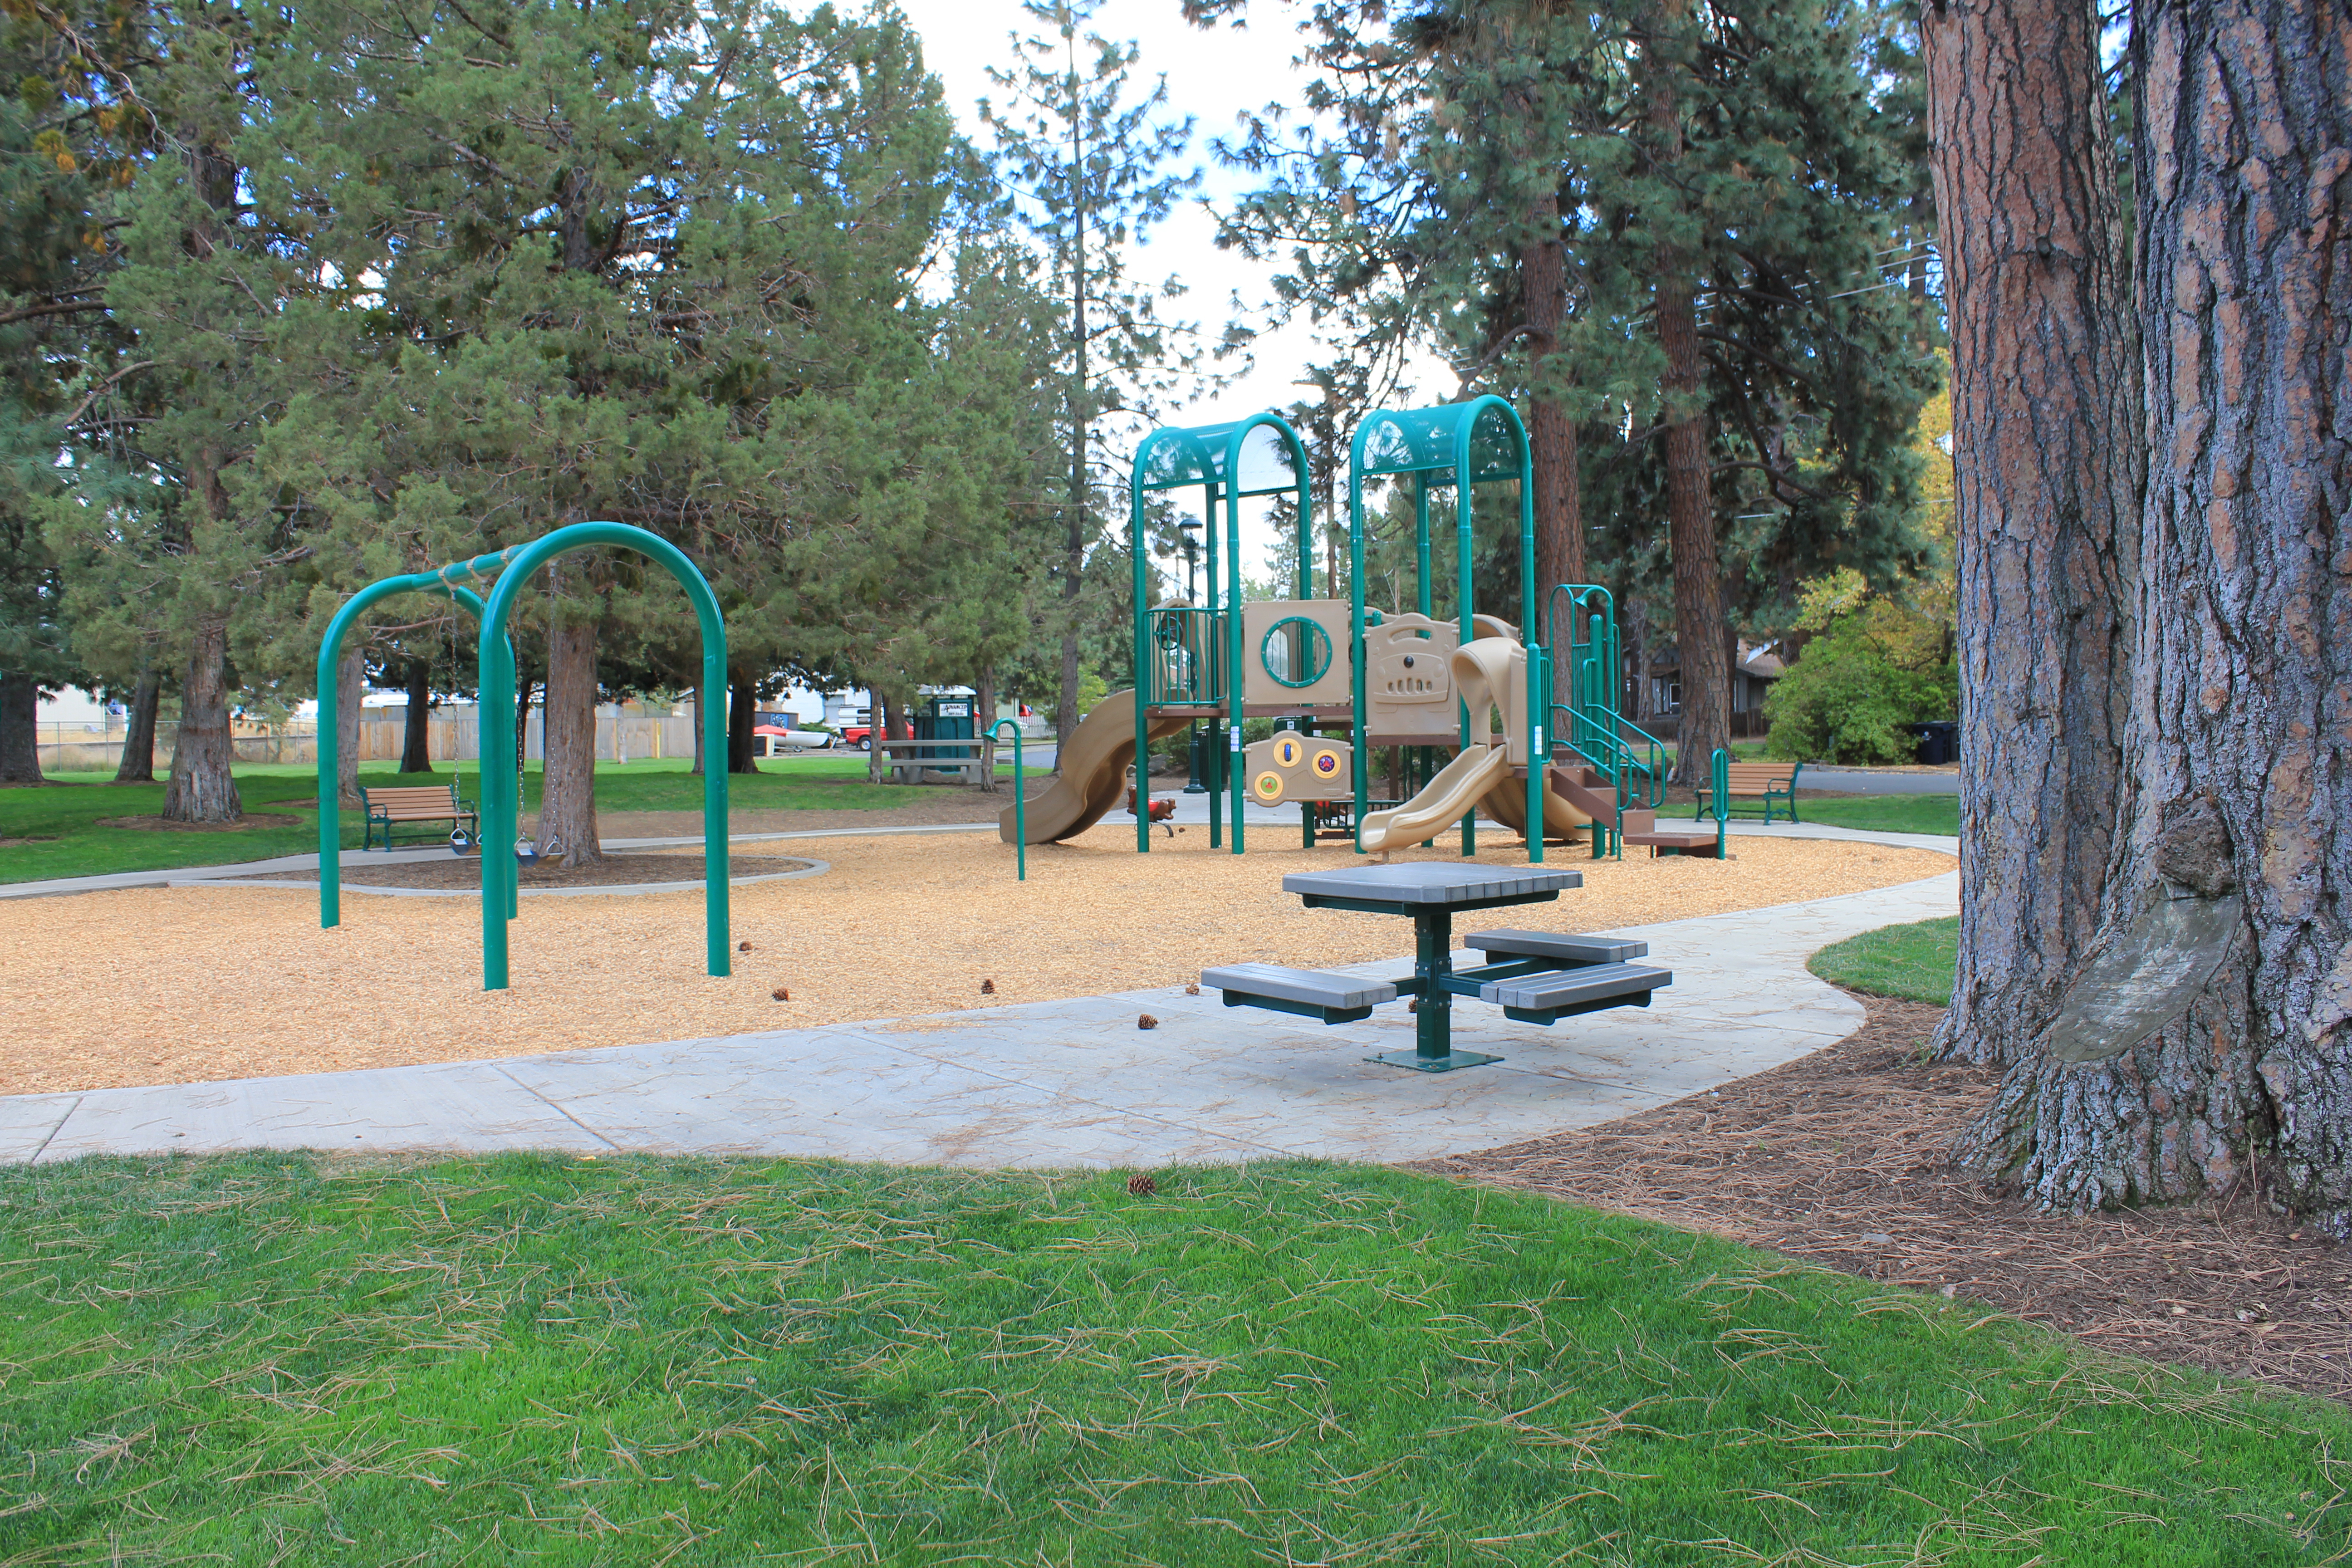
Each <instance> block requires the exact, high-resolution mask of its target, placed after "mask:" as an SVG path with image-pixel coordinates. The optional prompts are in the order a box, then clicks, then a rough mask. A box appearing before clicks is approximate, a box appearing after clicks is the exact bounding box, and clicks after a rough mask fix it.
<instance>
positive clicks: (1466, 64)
mask: <svg viewBox="0 0 2352 1568" xmlns="http://www.w3.org/2000/svg"><path fill="white" fill-rule="evenodd" d="M1238 3H1239V0H1231V3H1229V4H1219V3H1216V0H1202V3H1198V4H1195V5H1193V6H1192V10H1193V12H1194V13H1195V14H1196V15H1202V16H1209V15H1215V14H1221V13H1223V12H1224V11H1227V10H1231V9H1234V8H1236V7H1237V5H1238ZM1317 16H1318V26H1319V29H1320V30H1319V32H1318V34H1317V35H1316V37H1315V41H1314V51H1315V53H1314V58H1316V59H1317V60H1318V63H1320V64H1322V65H1323V66H1324V67H1325V68H1326V70H1327V72H1328V74H1329V77H1330V80H1331V83H1332V84H1335V85H1323V84H1318V86H1317V88H1316V89H1314V90H1313V92H1312V94H1311V96H1310V102H1309V107H1310V108H1312V109H1315V110H1318V113H1319V114H1320V115H1321V117H1322V119H1323V120H1324V121H1326V122H1328V123H1330V124H1332V125H1333V126H1334V127H1335V129H1334V130H1333V131H1332V132H1330V133H1329V134H1328V136H1325V135H1322V134H1319V133H1318V132H1317V131H1316V130H1315V129H1314V128H1312V127H1308V128H1306V129H1302V130H1300V131H1299V132H1296V133H1295V134H1293V133H1289V132H1286V131H1285V129H1284V128H1283V127H1282V126H1280V125H1279V124H1277V123H1276V122H1275V121H1272V120H1268V121H1264V122H1261V123H1260V124H1258V125H1256V126H1255V127H1253V129H1252V132H1251V133H1250V134H1249V135H1248V136H1247V137H1246V138H1244V142H1243V143H1242V144H1241V145H1240V146H1239V147H1237V148H1235V149H1234V150H1233V153H1234V156H1235V157H1236V158H1237V159H1238V160H1240V161H1241V162H1242V163H1244V164H1245V165H1246V166H1248V167H1251V168H1253V169H1255V170H1257V171H1258V172H1260V173H1261V174H1263V175H1265V183H1264V184H1263V185H1262V187H1261V189H1260V190H1259V192H1258V193H1257V194H1256V195H1255V196H1254V197H1253V198H1252V199H1251V200H1250V201H1249V202H1247V203H1245V204H1244V205H1243V206H1242V207H1241V208H1240V209H1239V210H1238V211H1236V212H1235V213H1234V215H1233V216H1232V217H1231V219H1230V221H1229V223H1228V225H1227V231H1226V232H1227V237H1228V238H1229V239H1230V240H1231V241H1232V242H1233V243H1235V244H1237V245H1241V246H1244V247H1246V248H1248V249H1250V250H1252V251H1254V252H1255V253H1258V254H1262V255H1279V256H1283V257H1286V258H1291V259H1292V260H1293V266H1292V268H1291V269H1290V271H1289V272H1288V274H1287V276H1286V278H1285V279H1283V281H1282V284H1281V289H1282V294H1283V298H1284V299H1285V300H1288V301H1291V302H1294V303H1295V304H1296V305H1297V307H1299V308H1303V309H1307V310H1311V311H1315V312H1319V313H1321V314H1323V315H1324V316H1325V317H1326V318H1327V319H1328V320H1332V321H1337V322H1338V323H1339V325H1341V326H1342V327H1343V328H1347V329H1349V330H1352V331H1354V332H1355V333H1356V334H1357V335H1358V337H1359V340H1360V342H1362V344H1363V355H1364V357H1367V358H1371V357H1374V356H1378V355H1384V354H1387V353H1393V352H1394V350H1395V349H1396V347H1397V346H1398V345H1400V344H1401V343H1404V342H1411V341H1413V340H1415V339H1418V338H1423V337H1432V336H1433V337H1435V338H1436V339H1437V340H1438V341H1439V342H1443V343H1444V344H1445V345H1446V346H1447V347H1448V348H1450V349H1451V351H1452V352H1453V354H1454V359H1455V363H1457V364H1458V365H1460V366H1461V367H1462V368H1463V371H1464V374H1465V390H1468V389H1470V388H1473V387H1492V388H1496V389H1499V390H1502V391H1504V392H1506V393H1508V394H1512V395H1517V396H1519V397H1521V398H1522V399H1523V400H1524V401H1525V402H1526V404H1527V405H1528V410H1529V423H1530V428H1531V434H1533V435H1534V436H1535V437H1536V439H1537V443H1538V447H1542V448H1547V449H1548V448H1549V447H1550V446H1552V445H1553V444H1555V443H1557V444H1558V445H1559V446H1560V447H1562V448H1563V449H1564V450H1568V451H1570V452H1571V453H1572V457H1573V459H1574V460H1573V465H1572V468H1569V469H1567V470H1566V471H1567V472H1572V473H1573V474H1574V475H1575V476H1576V477H1575V479H1574V483H1573V486H1572V488H1571V487H1570V486H1569V485H1568V484H1566V483H1564V482H1562V480H1560V479H1552V478H1550V477H1549V476H1548V475H1547V474H1546V473H1544V472H1542V471H1539V472H1538V489H1537V497H1536V500H1537V503H1538V518H1539V519H1543V518H1548V517H1553V516H1557V517H1559V518H1560V519H1561V520H1562V524H1561V525H1562V526H1570V525H1569V524H1568V522H1567V520H1568V518H1569V514H1570V510H1571V502H1570V497H1571V496H1573V497H1574V498H1575V500H1574V504H1573V510H1574V512H1575V514H1576V516H1575V521H1574V523H1573V525H1572V526H1573V528H1574V531H1576V532H1577V534H1578V535H1579V539H1580V541H1581V540H1582V539H1587V538H1590V537H1591V535H1592V534H1593V533H1594V532H1596V531H1597V532H1598V533H1599V534H1600V536H1601V539H1602V540H1603V541H1604V542H1608V543H1609V544H1610V545H1611V547H1612V553H1613V554H1614V555H1615V556H1616V557H1617V559H1616V560H1615V561H1613V562H1606V563H1604V562H1600V561H1594V562H1591V563H1588V564H1586V565H1585V566H1584V568H1583V570H1584V574H1586V575H1588V576H1591V575H1596V574H1598V575H1602V576H1607V577H1614V578H1615V579H1617V580H1618V582H1619V583H1620V585H1621V587H1625V586H1630V585H1631V584H1626V583H1625V582H1624V578H1625V576H1626V575H1627V568H1628V567H1629V566H1630V565H1632V564H1633V562H1634V561H1635V560H1637V559H1641V558H1644V555H1645V552H1649V551H1651V550H1652V548H1653V546H1652V544H1651V543H1650V540H1651V537H1652V535H1653V534H1654V533H1655V532H1658V530H1656V529H1655V528H1654V524H1652V523H1651V522H1650V521H1648V520H1647V518H1646V517H1645V516H1642V515H1633V516H1628V515H1623V514H1622V513H1621V512H1619V511H1618V510H1614V509H1615V508H1617V507H1619V506H1621V505H1622V504H1624V503H1628V502H1636V501H1638V502H1640V503H1641V504H1643V505H1644V506H1647V505H1650V504H1652V499H1653V498H1655V500H1656V502H1657V503H1659V509H1660V510H1664V511H1665V512H1666V513H1667V514H1668V517H1669V519H1670V521H1671V526H1670V527H1669V528H1668V529H1667V530H1665V531H1664V532H1666V533H1668V534H1670V535H1671V536H1673V539H1674V542H1675V548H1674V550H1673V551H1672V552H1671V554H1672V559H1673V562H1674V563H1675V585H1676V592H1675V623H1676V633H1677V638H1676V640H1677V645H1678V648H1679V650H1680V655H1681V658H1682V664H1683V686H1684V712H1685V732H1684V737H1683V738H1684V742H1685V743H1684V746H1683V748H1682V755H1683V757H1684V758H1685V761H1686V763H1687V762H1689V761H1690V760H1692V759H1695V760H1696V764H1697V765H1704V763H1705V761H1706V755H1707V752H1708V751H1709V750H1710V749H1711V747H1712V745H1713V744H1715V743H1717V740H1716V737H1718V736H1720V734H1721V733H1722V731H1723V726H1724V723H1725V719H1726V709H1727V700H1728V689H1727V682H1726V680H1725V679H1724V677H1725V675H1726V666H1727V659H1726V658H1725V655H1726V653H1727V648H1728V644H1729V640H1730V638H1731V636H1732V632H1733V624H1732V621H1733V616H1734V614H1735V612H1737V613H1739V614H1742V615H1752V614H1759V613H1771V612H1772V611H1773V610H1774V609H1775V608H1776V606H1775V605H1774V604H1773V600H1774V598H1775V596H1776V594H1777V596H1779V597H1780V598H1791V599H1792V598H1793V589H1794V584H1796V583H1797V582H1798V581H1800V580H1801V579H1802V577H1803V576H1805V575H1807V574H1810V573H1811V572H1813V571H1817V570H1820V569H1822V568H1824V567H1826V566H1829V565H1832V564H1839V563H1856V564H1860V565H1862V566H1864V569H1866V570H1868V571H1870V572H1871V573H1873V574H1874V575H1877V576H1884V577H1885V578H1888V579H1892V578H1895V577H1899V576H1900V575H1902V574H1906V573H1911V572H1916V571H1917V570H1919V569H1920V568H1921V567H1922V566H1924V565H1925V564H1926V563H1927V560H1928V559H1929V551H1928V547H1927V542H1926V541H1925V539H1924V537H1923V536H1922V535H1921V533H1920V531H1919V530H1918V526H1917V520H1916V516H1915V513H1916V459H1915V458H1914V457H1913V456H1912V454H1911V453H1910V451H1909V449H1908V446H1907V439H1908V433H1909V430H1910V428H1911V426H1912V424H1913V423H1914V421H1915V419H1916V413H1917V409H1918V406H1919V405H1920V403H1921V402H1922V401H1923V400H1924V399H1925V397H1926V396H1927V394H1928V392H1929V391H1930V390H1931V389H1932V384H1933V371H1932V363H1931V362H1929V361H1928V360H1927V358H1926V356H1925V355H1923V354H1922V353H1920V352H1919V350H1918V347H1917V343H1918V340H1919V338H1920V336H1921V335H1922V332H1921V327H1920V324H1919V319H1918V316H1917V313H1916V310H1914V309H1912V308H1911V307H1909V306H1907V305H1906V303H1905V302H1904V301H1903V300H1900V299H1899V298H1894V297H1891V296H1892V291H1890V290H1885V289H1879V288H1876V287H1875V284H1876V283H1877V282H1878V272H1879V269H1878V266H1877V262H1878V260H1879V252H1881V251H1882V250H1884V249H1886V248H1887V247H1886V245H1885V239H1886V237H1887V232H1888V226H1889V218H1888V214H1889V212H1890V211H1891V210H1892V209H1893V207H1894V206H1895V205H1896V203H1897V202H1898V199H1899V193H1900V191H1901V189H1902V187H1903V182H1904V176H1905V170H1904V169H1903V167H1902V166H1901V164H1900V162H1899V159H1898V158H1897V157H1896V156H1895V154H1894V153H1892V152H1891V151H1890V149H1891V147H1892V141H1891V135H1890V132H1891V129H1892V128H1891V127H1890V126H1889V125H1887V124H1886V123H1885V116H1884V113H1883V111H1882V109H1881V108H1880V106H1878V105H1876V104H1874V102H1873V100H1872V99H1871V97H1870V94H1869V92H1868V90H1867V84H1866V83H1865V81H1864V79H1863V77H1862V75H1861V74H1860V72H1859V71H1858V70H1857V69H1856V66H1855V58H1856V55H1857V53H1858V51H1859V49H1860V43H1859V40H1858V39H1857V38H1856V37H1854V36H1853V33H1852V31H1851V29H1850V28H1849V27H1848V26H1843V25H1841V23H1840V19H1839V18H1836V17H1833V16H1830V15H1828V14H1826V13H1825V12H1824V11H1823V10H1822V8H1821V7H1820V6H1818V5H1811V4H1808V3H1804V0H1746V3H1742V0H1725V3H1722V4H1710V5H1704V6H1701V7H1698V8H1697V9H1696V10H1695V11H1694V10H1692V9H1691V8H1689V7H1686V6H1684V5H1680V4H1678V3H1677V4H1670V5H1659V6H1652V5H1642V4H1638V3H1635V0H1627V3H1626V4H1624V5H1614V6H1612V5H1597V6H1585V7H1575V8H1568V7H1559V6H1553V5H1537V4H1527V5H1509V6H1502V7H1495V6H1472V5H1460V4H1452V3H1448V0H1439V3H1436V4H1430V5H1421V6H1417V7H1415V8H1413V9H1412V10H1411V11H1410V12H1406V13H1402V14H1400V15H1398V16H1396V17H1394V18H1393V19H1390V20H1383V18H1386V17H1387V16H1388V14H1387V12H1386V9H1385V7H1381V6H1374V5H1361V6H1358V5H1332V6H1326V7H1322V8H1320V9H1319V10H1318V13H1317ZM1531 170H1533V171H1537V172H1538V173H1537V174H1531V173H1530V171H1531ZM1538 175H1539V177H1538ZM1555 239H1556V240H1557V247H1556V248H1555V247H1554V243H1553V242H1554V241H1555ZM1555 261H1557V262H1558V264H1559V273H1560V275H1561V278H1562V279H1563V281H1562V283H1561V284H1560V285H1559V287H1560V289H1562V290H1563V291H1564V296H1565V305H1564V306H1563V307H1562V309H1561V310H1560V312H1559V316H1558V318H1557V320H1556V321H1555V320H1554V318H1553V316H1552V314H1551V311H1550V302H1551V300H1552V299H1553V290H1554V284H1553V283H1552V281H1551V279H1552V276H1553V273H1552V270H1551V268H1552V267H1553V264H1554V262H1555ZM1530 277H1533V278H1535V279H1538V283H1537V286H1536V288H1535V289H1534V290H1533V293H1532V295H1531V293H1530V289H1529V285H1528V279H1529V278H1530ZM1538 307H1540V309H1538ZM1547 342H1549V343H1553V344H1556V345H1558V346H1557V348H1556V349H1554V350H1552V351H1550V352H1545V349H1544V345H1545V344H1546V343H1547ZM1569 367H1573V374H1572V375H1570V374H1569ZM1549 402H1557V403H1558V404H1559V416H1558V418H1557V419H1556V420H1555V418H1554V417H1553V416H1552V415H1550V414H1549V413H1548V412H1546V411H1545V408H1544V405H1546V404H1547V403H1549ZM1543 467H1544V463H1543V455H1542V451H1541V450H1539V451H1538V468H1539V470H1541V469H1542V468H1543ZM1643 469H1649V470H1654V477H1650V478H1644V477H1643V476H1642V475H1641V474H1640V473H1639V472H1638V470H1643ZM1629 470H1633V471H1629ZM1764 509H1769V510H1770V511H1771V513H1772V514H1773V516H1774V518H1775V519H1776V520H1777V521H1776V523H1775V525H1774V526H1773V527H1771V528H1769V529H1768V530H1743V531H1738V533H1737V534H1733V535H1729V536H1727V535H1726V533H1725V531H1724V530H1723V528H1722V523H1723V522H1724V521H1726V520H1727V519H1732V518H1738V517H1740V516H1742V515H1743V514H1746V513H1752V512H1756V511H1758V510H1764ZM1546 537H1547V536H1546V534H1545V531H1544V525H1542V524H1541V523H1539V546H1538V548H1539V552H1541V560H1542V563H1543V569H1544V570H1545V571H1547V572H1550V571H1563V572H1564V571H1567V570H1570V569H1572V568H1573V567H1574V566H1575V564H1576V563H1577V562H1578V561H1579V560H1580V553H1581V552H1580V551H1579V550H1578V549H1577V548H1576V547H1575V546H1572V545H1571V544H1570V542H1568V541H1566V540H1564V539H1558V538H1557V537H1556V536H1554V537H1552V538H1551V540H1550V542H1545V540H1546ZM1727 546H1728V548H1727Z"/></svg>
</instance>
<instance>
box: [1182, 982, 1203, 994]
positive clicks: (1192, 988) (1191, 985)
mask: <svg viewBox="0 0 2352 1568" xmlns="http://www.w3.org/2000/svg"><path fill="white" fill-rule="evenodd" d="M1184 994H1185V995H1187V996H1198V995H1199V994H1201V987H1200V984H1198V983H1197V982H1195V981H1191V980H1187V981H1186V982H1184Z"/></svg>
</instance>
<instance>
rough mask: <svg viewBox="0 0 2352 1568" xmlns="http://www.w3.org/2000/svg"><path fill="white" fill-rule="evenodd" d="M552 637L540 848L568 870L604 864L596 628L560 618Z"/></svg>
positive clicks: (543, 727) (543, 722)
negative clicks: (599, 826) (599, 824)
mask: <svg viewBox="0 0 2352 1568" xmlns="http://www.w3.org/2000/svg"><path fill="white" fill-rule="evenodd" d="M553 619H554V624H553V625H552V626H549V628H548V632H547V698H546V701H545V704H544V705H543V707H542V708H541V712H540V736H541V741H540V755H541V759H542V761H541V773H540V795H539V846H540V853H541V854H542V855H544V854H546V853H547V852H548V847H549V846H550V845H551V844H553V845H558V846H560V847H561V851H562V853H561V856H560V858H561V859H562V863H563V864H564V865H565V866H585V865H590V864H593V862H595V861H596V860H598V859H601V858H603V852H602V841H601V840H600V839H599V837H597V832H596V623H595V622H594V621H592V620H587V619H584V618H583V619H579V620H567V619H566V618H565V617H563V616H562V615H561V614H560V613H559V615H558V616H555V617H553Z"/></svg>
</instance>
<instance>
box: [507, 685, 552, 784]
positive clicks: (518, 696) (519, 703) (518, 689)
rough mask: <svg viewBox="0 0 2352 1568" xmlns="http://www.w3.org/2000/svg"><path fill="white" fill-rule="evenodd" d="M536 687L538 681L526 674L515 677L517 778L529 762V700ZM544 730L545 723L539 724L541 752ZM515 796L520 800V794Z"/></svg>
mask: <svg viewBox="0 0 2352 1568" xmlns="http://www.w3.org/2000/svg"><path fill="white" fill-rule="evenodd" d="M538 689H539V683H538V682H537V681H535V680H533V679H531V678H530V676H528V675H519V676H518V677H517V678H516V679H515V725H514V737H515V754H514V769H515V777H516V778H518V779H520V777H522V775H523V773H524V771H525V770H526V769H527V768H528V767H529V766H530V700H531V698H532V697H533V696H534V695H536V694H537V691H538ZM546 730H547V726H546V725H544V724H541V726H540V731H541V733H540V738H539V739H540V750H541V752H542V753H543V752H545V751H546V750H547V734H546ZM515 798H517V799H518V800H520V798H521V796H520V795H518V796H516V797H515Z"/></svg>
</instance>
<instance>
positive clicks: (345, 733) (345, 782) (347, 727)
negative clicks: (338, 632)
mask: <svg viewBox="0 0 2352 1568" xmlns="http://www.w3.org/2000/svg"><path fill="white" fill-rule="evenodd" d="M366 697H367V656H366V655H365V654H363V653H362V652H360V650H359V649H358V648H356V647H345V648H344V649H343V653H342V657H341V658H340V659H339V660H338V661H337V662H336V665H335V793H336V794H337V795H338V796H340V797H341V803H342V805H343V806H344V807H345V808H346V809H348V810H352V811H357V810H358V809H359V808H360V705H361V703H362V701H363V700H365V699H366ZM320 721H321V722H324V718H323V716H322V717H321V720H320Z"/></svg>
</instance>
